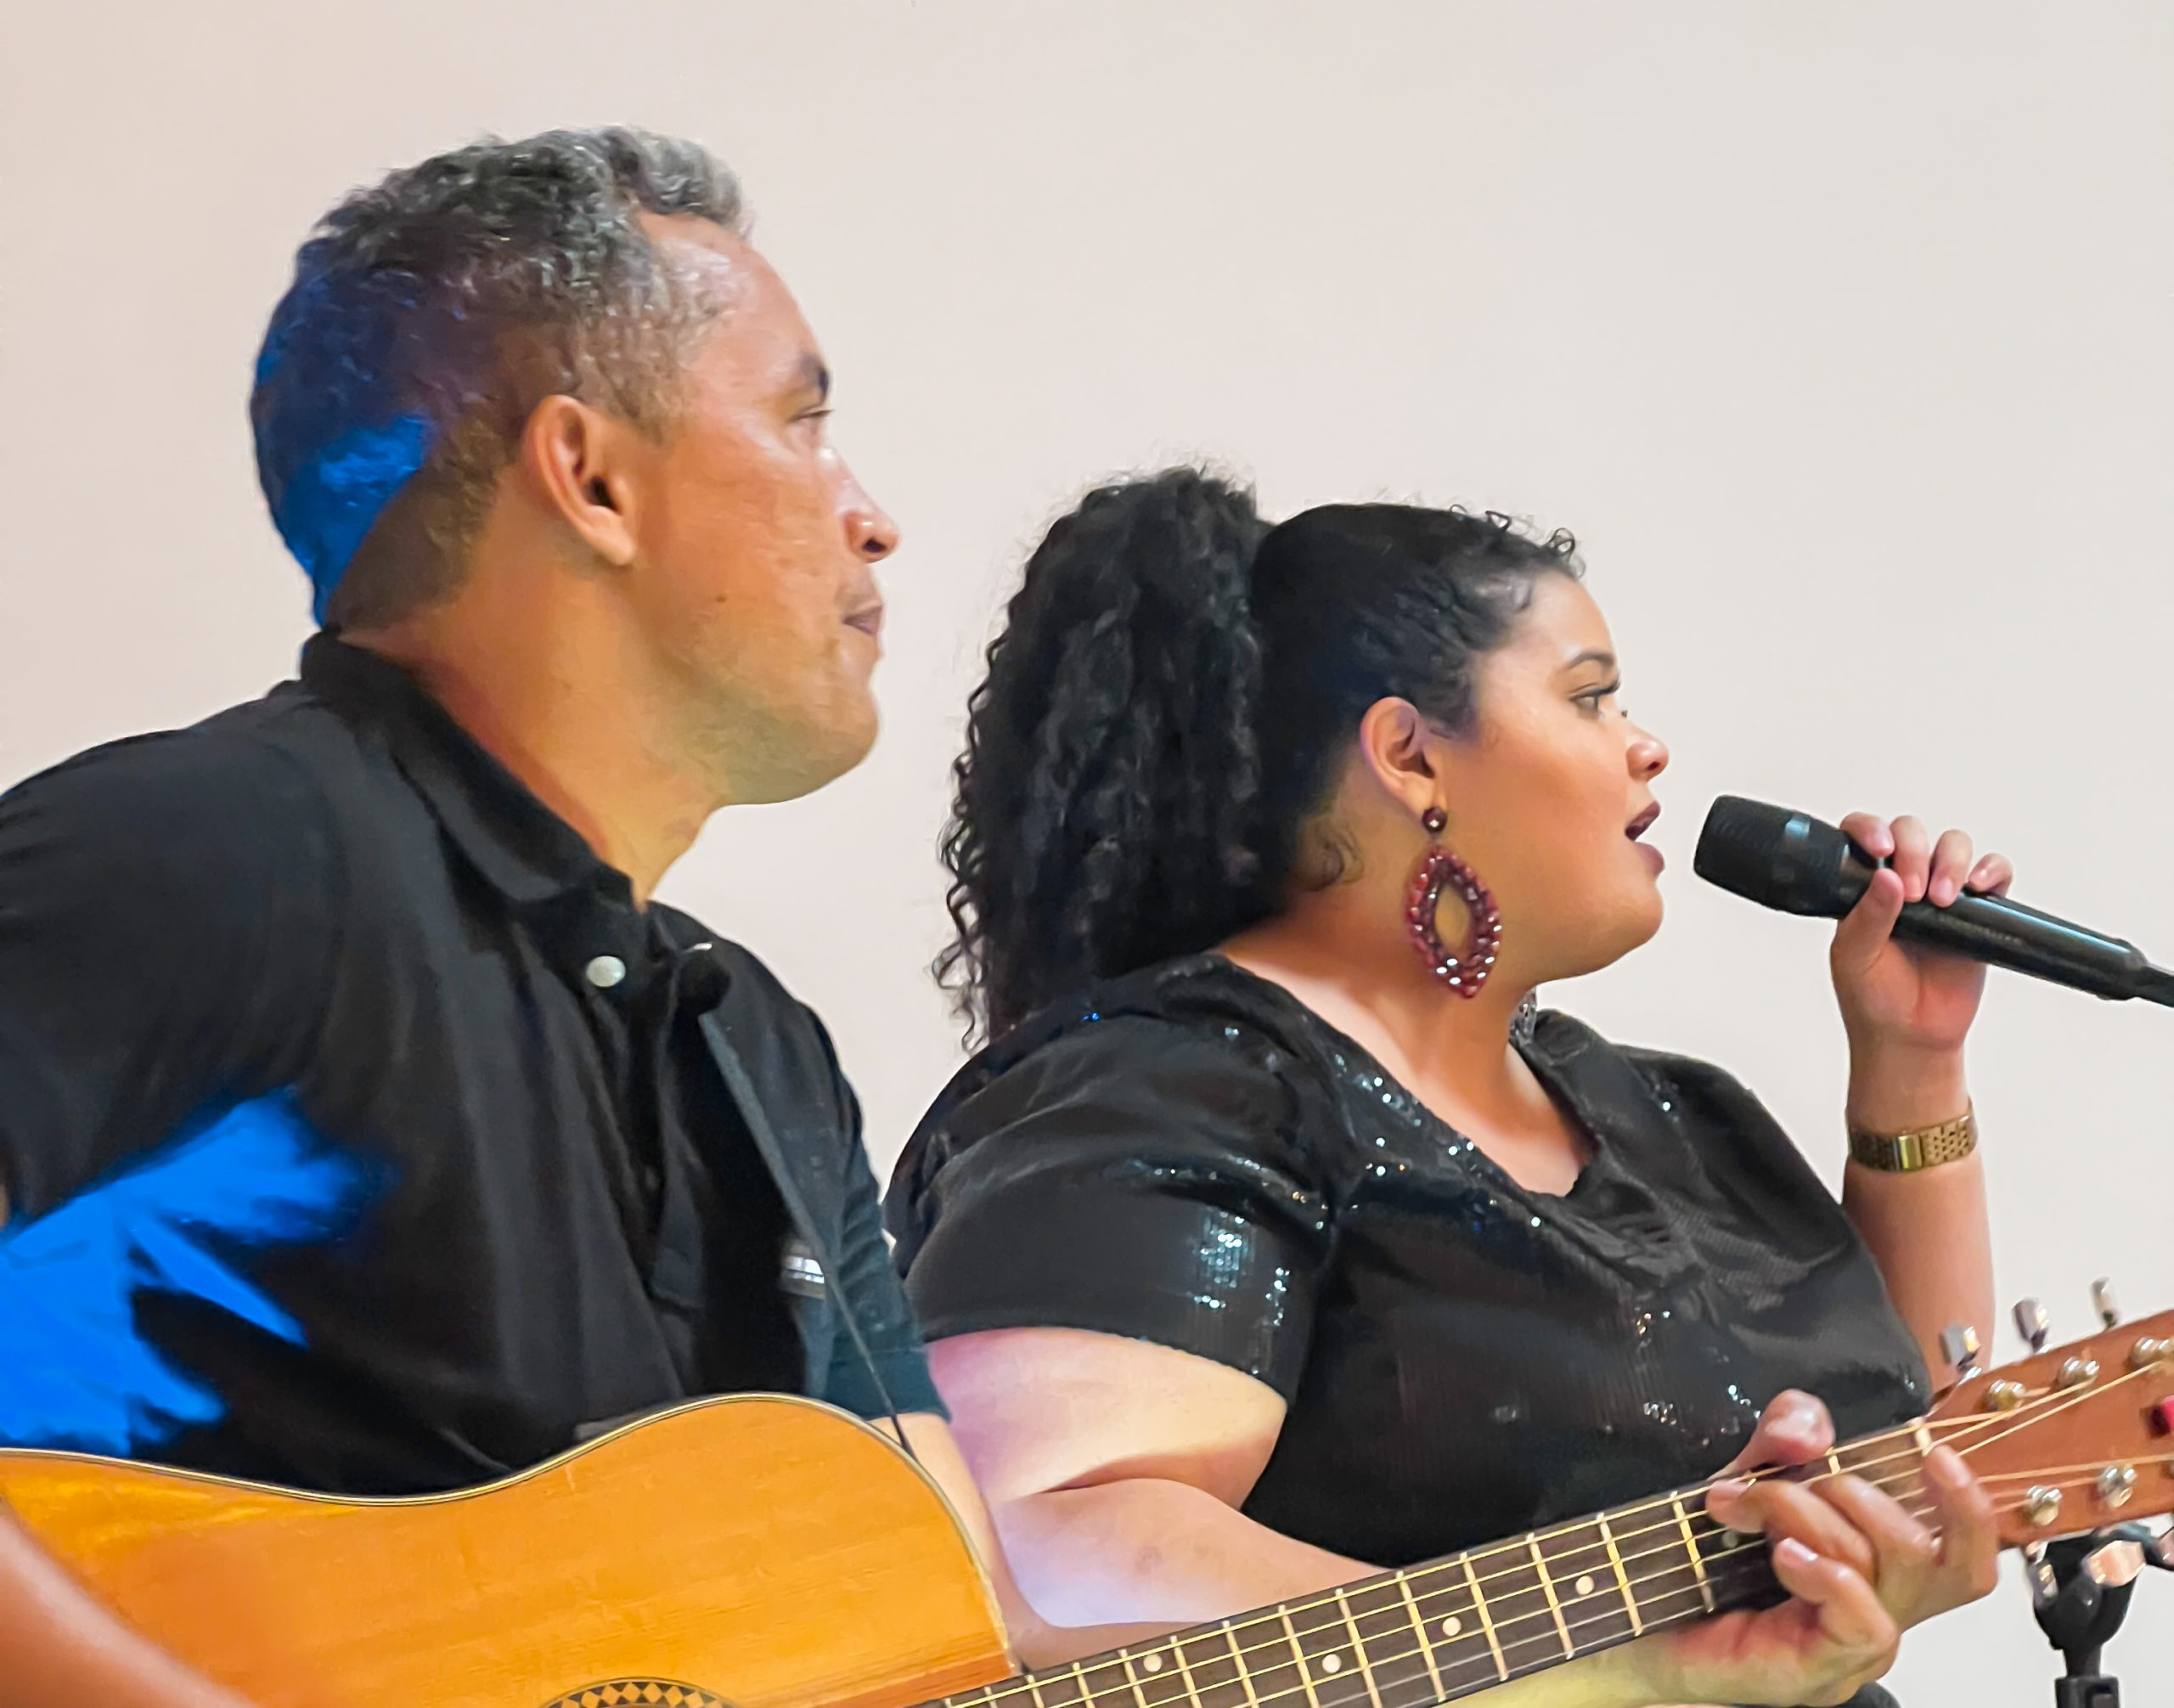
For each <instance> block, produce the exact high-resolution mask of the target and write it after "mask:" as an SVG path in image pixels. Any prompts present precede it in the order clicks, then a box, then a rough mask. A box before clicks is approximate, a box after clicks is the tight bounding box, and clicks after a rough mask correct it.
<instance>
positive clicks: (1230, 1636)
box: [1075, 1525, 1764, 1708]
mask: <svg viewBox="0 0 2174 1708" xmlns="http://www.w3.org/2000/svg"><path fill="white" fill-rule="evenodd" d="M1725 1533H1726V1532H1725V1530H1724V1528H1723V1527H1722V1526H1721V1525H1714V1526H1713V1527H1712V1529H1711V1530H1709V1532H1708V1535H1709V1536H1721V1535H1722V1534H1725ZM1673 1551H1674V1548H1673V1547H1671V1548H1670V1549H1668V1550H1654V1551H1653V1552H1656V1553H1659V1552H1673ZM1763 1552H1764V1543H1763V1540H1762V1539H1760V1538H1757V1537H1753V1538H1751V1539H1749V1541H1748V1542H1745V1543H1744V1544H1743V1545H1741V1546H1738V1547H1732V1548H1729V1549H1726V1550H1724V1551H1723V1552H1722V1553H1719V1554H1717V1555H1715V1559H1714V1562H1713V1563H1714V1564H1723V1563H1725V1562H1727V1561H1731V1560H1736V1561H1738V1562H1741V1561H1743V1559H1744V1558H1745V1557H1746V1556H1748V1555H1751V1554H1761V1555H1763ZM1633 1558H1636V1556H1634V1557H1633ZM1461 1564H1462V1565H1463V1566H1464V1568H1465V1570H1466V1575H1467V1579H1468V1580H1469V1581H1470V1582H1471V1587H1472V1588H1473V1590H1474V1591H1477V1588H1478V1579H1477V1578H1476V1576H1475V1575H1474V1574H1473V1573H1472V1572H1471V1570H1470V1563H1469V1560H1468V1559H1467V1560H1465V1561H1463V1562H1461ZM1502 1576H1507V1574H1502ZM1666 1576H1668V1573H1667V1572H1665V1571H1663V1572H1658V1573H1650V1574H1647V1575H1645V1576H1641V1577H1638V1578H1635V1579H1631V1580H1630V1581H1631V1583H1632V1584H1633V1585H1634V1586H1635V1585H1639V1584H1646V1585H1651V1584H1653V1583H1656V1582H1659V1581H1661V1580H1662V1579H1664V1578H1665V1577H1666ZM1400 1589H1401V1590H1402V1591H1403V1592H1405V1594H1407V1595H1409V1593H1410V1591H1409V1587H1408V1585H1400ZM1445 1593H1447V1592H1446V1591H1434V1592H1428V1594H1427V1595H1425V1596H1423V1597H1414V1598H1412V1600H1413V1603H1414V1608H1413V1610H1414V1611H1415V1612H1416V1611H1417V1609H1416V1603H1417V1601H1419V1600H1422V1599H1425V1600H1433V1599H1435V1598H1438V1597H1439V1596H1440V1595H1443V1594H1445ZM1691 1593H1693V1589H1692V1587H1691V1586H1688V1585H1687V1586H1686V1587H1683V1588H1681V1589H1680V1590H1671V1591H1667V1592H1663V1594H1664V1598H1665V1596H1668V1595H1676V1594H1686V1595H1687V1594H1691ZM1710 1594H1711V1589H1710V1586H1709V1585H1708V1586H1702V1587H1699V1589H1698V1595H1699V1598H1700V1601H1701V1603H1702V1610H1703V1604H1704V1602H1705V1601H1706V1600H1707V1598H1709V1596H1710ZM1473 1610H1474V1611H1475V1612H1476V1613H1478V1614H1480V1615H1482V1621H1481V1622H1482V1628H1483V1631H1484V1632H1486V1634H1487V1636H1488V1638H1489V1647H1490V1653H1491V1654H1495V1655H1497V1656H1501V1654H1503V1652H1504V1651H1505V1649H1508V1648H1514V1647H1518V1646H1520V1645H1523V1644H1526V1643H1532V1642H1535V1641H1542V1640H1545V1639H1544V1638H1538V1637H1518V1636H1508V1637H1507V1638H1506V1637H1505V1635H1504V1633H1506V1632H1508V1631H1509V1629H1510V1627H1512V1626H1518V1625H1522V1624H1523V1623H1525V1622H1527V1621H1530V1620H1534V1619H1538V1618H1540V1617H1541V1616H1542V1615H1541V1614H1540V1613H1538V1612H1535V1613H1531V1614H1523V1615H1513V1616H1512V1617H1511V1618H1510V1619H1508V1620H1507V1621H1502V1620H1496V1619H1495V1618H1494V1616H1493V1615H1492V1613H1491V1611H1490V1609H1488V1608H1487V1605H1486V1601H1485V1597H1484V1593H1474V1594H1473ZM1281 1616H1282V1615H1279V1617H1281ZM1420 1617H1421V1623H1422V1631H1421V1643H1422V1648H1421V1649H1420V1650H1419V1651H1416V1652H1421V1653H1423V1654H1425V1655H1426V1658H1427V1660H1428V1663H1429V1666H1430V1670H1433V1671H1435V1672H1436V1674H1437V1676H1439V1669H1438V1668H1435V1667H1433V1654H1432V1652H1431V1650H1432V1645H1431V1643H1428V1640H1427V1639H1426V1638H1425V1637H1424V1634H1423V1623H1424V1617H1425V1615H1423V1614H1422V1615H1420ZM1588 1622H1590V1621H1579V1623H1580V1624H1583V1623H1588ZM1236 1628H1237V1627H1236V1626H1225V1627H1224V1629H1223V1632H1222V1634H1223V1635H1224V1637H1225V1642H1226V1643H1228V1644H1229V1646H1230V1648H1231V1652H1232V1655H1233V1658H1234V1660H1236V1661H1237V1662H1238V1665H1239V1666H1240V1668H1241V1683H1242V1687H1243V1688H1245V1689H1246V1690H1247V1692H1248V1701H1249V1704H1251V1705H1253V1708H1259V1704H1261V1703H1263V1702H1268V1701H1273V1700H1276V1698H1275V1697H1274V1696H1271V1697H1267V1698H1263V1697H1260V1696H1259V1694H1258V1693H1257V1692H1255V1691H1254V1690H1253V1688H1252V1681H1251V1678H1250V1677H1249V1676H1247V1675H1246V1674H1245V1673H1244V1671H1243V1668H1244V1665H1245V1662H1244V1657H1245V1656H1246V1655H1247V1654H1257V1653H1260V1652H1263V1651H1264V1650H1265V1649H1273V1648H1280V1647H1284V1646H1287V1641H1288V1640H1287V1639H1279V1640H1278V1641H1277V1642H1276V1643H1265V1644H1257V1645H1252V1646H1250V1647H1248V1648H1244V1649H1242V1648H1240V1647H1239V1645H1238V1644H1237V1642H1236V1635H1235V1631H1236ZM1102 1664H1104V1665H1108V1664H1109V1663H1108V1662H1104V1663H1102ZM1504 1664H1506V1662H1505V1661H1504V1660H1501V1659H1498V1660H1497V1661H1496V1668H1497V1671H1498V1672H1499V1671H1501V1667H1502V1666H1503V1665H1504ZM1075 1670H1076V1669H1075ZM1081 1683H1082V1690H1083V1694H1084V1697H1085V1699H1086V1700H1088V1701H1090V1702H1092V1701H1094V1700H1096V1699H1097V1698H1098V1697H1099V1696H1100V1695H1101V1694H1102V1693H1101V1692H1097V1691H1095V1690H1094V1689H1093V1688H1091V1687H1090V1686H1088V1685H1086V1683H1085V1682H1084V1676H1083V1677H1082V1681H1081ZM1277 1694H1291V1693H1289V1692H1281V1693H1277Z"/></svg>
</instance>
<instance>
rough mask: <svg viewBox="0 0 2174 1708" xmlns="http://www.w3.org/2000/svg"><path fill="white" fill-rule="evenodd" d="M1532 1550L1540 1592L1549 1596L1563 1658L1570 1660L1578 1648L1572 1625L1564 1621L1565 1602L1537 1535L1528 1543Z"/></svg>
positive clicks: (1548, 1604) (1548, 1608) (1549, 1607)
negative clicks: (1550, 1572) (1573, 1642)
mask: <svg viewBox="0 0 2174 1708" xmlns="http://www.w3.org/2000/svg"><path fill="white" fill-rule="evenodd" d="M1526 1546H1527V1547H1529V1548H1530V1549H1531V1550H1532V1564H1533V1570H1535V1571H1536V1572H1538V1573H1539V1574H1540V1592H1541V1593H1542V1594H1543V1595H1545V1596H1546V1598H1547V1610H1548V1611H1549V1612H1550V1613H1552V1614H1553V1615H1555V1629H1556V1630H1557V1632H1560V1633H1561V1635H1562V1638H1563V1659H1564V1660H1569V1658H1570V1657H1571V1656H1572V1655H1573V1654H1575V1653H1577V1651H1576V1649H1574V1648H1572V1647H1571V1644H1570V1627H1569V1626H1567V1625H1565V1624H1564V1623H1563V1604H1562V1602H1561V1601H1560V1600H1559V1599H1557V1596H1556V1593H1555V1581H1554V1579H1552V1578H1551V1577H1550V1576H1548V1575H1547V1562H1546V1559H1543V1558H1541V1556H1540V1539H1539V1538H1538V1537H1537V1536H1535V1537H1534V1538H1533V1539H1532V1541H1530V1542H1528V1543H1527V1544H1526Z"/></svg>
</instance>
